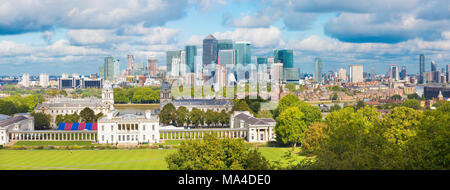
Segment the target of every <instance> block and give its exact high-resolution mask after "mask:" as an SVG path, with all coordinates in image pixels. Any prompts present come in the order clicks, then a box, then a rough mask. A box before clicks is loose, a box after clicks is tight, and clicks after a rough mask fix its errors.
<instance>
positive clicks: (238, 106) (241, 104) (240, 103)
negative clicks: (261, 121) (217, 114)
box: [231, 99, 252, 112]
mask: <svg viewBox="0 0 450 190" xmlns="http://www.w3.org/2000/svg"><path fill="white" fill-rule="evenodd" d="M235 111H250V112H252V110H251V109H250V107H249V106H248V104H247V102H246V101H245V100H241V99H238V100H234V105H233V107H232V108H231V112H235Z"/></svg>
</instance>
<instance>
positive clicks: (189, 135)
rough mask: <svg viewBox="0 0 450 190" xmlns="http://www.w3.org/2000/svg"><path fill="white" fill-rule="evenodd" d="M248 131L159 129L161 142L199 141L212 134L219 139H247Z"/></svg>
mask: <svg viewBox="0 0 450 190" xmlns="http://www.w3.org/2000/svg"><path fill="white" fill-rule="evenodd" d="M247 132H248V129H229V128H228V129H160V130H159V134H160V139H161V140H186V139H201V138H203V137H204V136H205V134H209V133H213V134H216V135H217V137H219V138H241V139H246V138H247Z"/></svg>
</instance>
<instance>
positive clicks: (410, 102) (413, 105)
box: [402, 99, 422, 110]
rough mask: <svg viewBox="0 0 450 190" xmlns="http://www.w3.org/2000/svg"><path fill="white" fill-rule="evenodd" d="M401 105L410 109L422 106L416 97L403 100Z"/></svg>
mask: <svg viewBox="0 0 450 190" xmlns="http://www.w3.org/2000/svg"><path fill="white" fill-rule="evenodd" d="M402 106H405V107H408V108H412V109H415V110H418V109H421V108H422V107H421V106H420V102H419V100H417V99H408V100H405V101H404V102H403V103H402Z"/></svg>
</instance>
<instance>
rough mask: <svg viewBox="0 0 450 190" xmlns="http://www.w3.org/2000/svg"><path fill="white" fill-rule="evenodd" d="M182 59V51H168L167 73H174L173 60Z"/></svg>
mask: <svg viewBox="0 0 450 190" xmlns="http://www.w3.org/2000/svg"><path fill="white" fill-rule="evenodd" d="M180 57H181V51H179V50H178V51H167V52H166V65H167V73H170V72H172V63H173V61H172V59H173V58H178V59H180Z"/></svg>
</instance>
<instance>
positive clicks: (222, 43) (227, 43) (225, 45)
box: [217, 39, 233, 51]
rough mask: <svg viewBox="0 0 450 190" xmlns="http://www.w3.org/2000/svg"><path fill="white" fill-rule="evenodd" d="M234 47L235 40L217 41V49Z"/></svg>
mask: <svg viewBox="0 0 450 190" xmlns="http://www.w3.org/2000/svg"><path fill="white" fill-rule="evenodd" d="M225 49H233V40H229V39H225V40H218V41H217V51H220V50H225Z"/></svg>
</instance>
